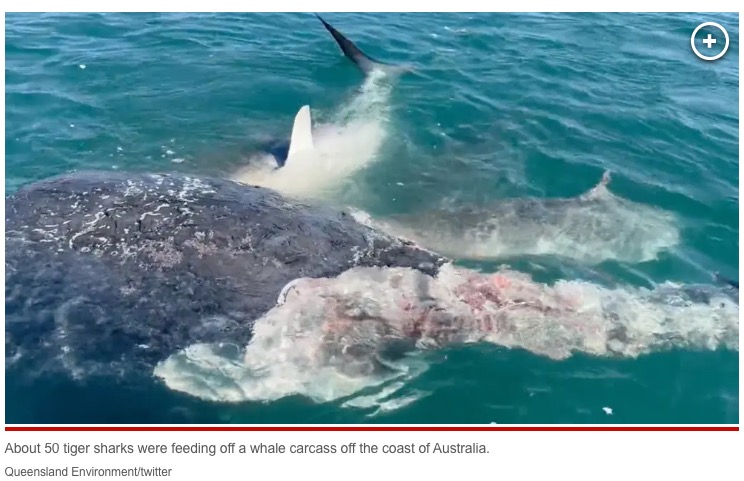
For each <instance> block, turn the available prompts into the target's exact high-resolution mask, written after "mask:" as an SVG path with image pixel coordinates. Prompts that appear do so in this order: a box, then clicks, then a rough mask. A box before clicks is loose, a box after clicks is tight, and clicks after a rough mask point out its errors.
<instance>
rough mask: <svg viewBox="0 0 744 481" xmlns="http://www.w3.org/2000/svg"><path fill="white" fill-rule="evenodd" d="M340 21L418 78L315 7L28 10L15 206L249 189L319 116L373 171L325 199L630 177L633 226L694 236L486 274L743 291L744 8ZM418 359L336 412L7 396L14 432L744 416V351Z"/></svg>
mask: <svg viewBox="0 0 744 481" xmlns="http://www.w3.org/2000/svg"><path fill="white" fill-rule="evenodd" d="M324 17H325V18H326V20H328V21H329V22H330V23H332V24H333V25H334V26H335V27H336V28H338V29H339V30H340V31H341V32H343V33H344V34H346V35H347V36H348V37H349V38H350V39H351V40H353V41H354V42H355V43H356V44H357V45H358V46H359V47H361V48H362V49H363V50H364V51H365V52H366V53H368V54H369V55H371V56H372V57H375V58H379V59H380V60H384V61H386V62H391V63H401V64H402V63H405V64H408V65H410V66H411V67H412V72H410V73H407V74H404V75H402V76H401V77H400V78H398V79H396V81H395V82H394V84H389V85H386V86H384V87H379V86H370V84H368V83H366V82H364V80H363V78H362V75H361V74H360V72H359V71H358V70H356V69H355V68H354V66H353V65H352V64H351V63H350V62H349V61H348V60H347V59H345V58H344V57H343V55H342V54H341V52H340V50H339V49H338V47H337V46H336V45H335V43H334V42H333V40H332V39H331V38H330V36H329V35H328V33H327V32H326V31H325V30H324V29H323V27H322V25H321V24H320V23H319V22H318V20H317V19H315V18H314V17H313V16H312V15H310V14H85V15H81V14H42V15H38V14H8V15H6V47H5V56H6V67H5V81H6V93H5V99H6V133H5V134H6V140H5V148H6V158H5V161H6V163H5V175H6V180H5V188H6V192H12V191H13V190H15V189H17V188H18V187H19V186H21V185H24V184H27V183H29V182H33V181H34V180H39V179H43V178H46V177H48V176H51V175H55V174H60V173H64V172H69V171H73V170H87V169H102V170H110V171H113V170H121V171H160V172H174V171H177V172H189V173H196V174H201V175H213V176H231V177H236V178H241V176H243V175H244V174H242V173H241V172H242V170H241V169H242V168H243V167H245V166H246V165H247V164H249V163H250V162H251V161H252V159H254V153H255V151H256V148H257V146H258V145H259V144H260V143H261V142H263V141H265V140H267V139H271V138H277V137H285V136H287V135H288V134H289V131H290V130H291V125H292V120H293V118H294V115H295V113H296V112H297V110H298V108H299V107H300V106H301V105H304V104H309V105H310V106H311V108H312V111H313V118H314V120H315V121H316V122H318V123H320V124H325V125H334V124H339V123H342V124H343V126H344V128H343V129H340V130H336V131H332V132H331V134H330V135H326V136H325V137H324V140H323V142H324V144H323V145H325V146H326V147H328V148H329V149H335V150H332V151H333V152H334V153H335V154H336V155H337V157H339V158H343V159H344V160H345V162H347V164H346V165H349V166H350V167H349V169H348V170H347V171H343V172H342V173H343V176H342V178H339V179H337V180H338V185H340V186H342V188H340V189H338V191H334V193H333V195H332V196H325V197H323V201H324V202H329V203H335V204H342V205H346V206H353V207H355V208H357V209H361V210H363V211H365V212H368V213H371V215H373V216H386V215H405V214H408V213H415V212H418V211H420V210H421V209H426V208H428V207H430V206H432V205H435V204H438V203H444V204H447V205H463V204H487V203H489V202H498V201H499V200H502V199H506V198H515V197H526V196H533V197H538V198H552V197H571V196H577V195H579V194H582V193H584V192H586V191H588V190H589V189H590V188H591V187H592V186H594V185H596V184H597V183H598V182H599V179H600V178H601V177H602V173H603V172H604V171H605V170H609V171H610V172H611V173H612V180H611V183H610V186H609V188H610V190H611V191H612V192H613V194H615V195H616V196H618V197H619V198H622V199H626V200H628V201H631V202H633V203H634V204H633V205H637V206H641V207H638V208H634V209H631V213H632V212H633V211H636V212H642V213H647V212H666V213H669V214H670V215H672V216H673V219H674V225H673V229H674V234H675V236H676V237H674V239H675V241H674V242H671V243H669V244H668V245H666V244H654V239H659V238H662V237H664V236H668V234H670V232H668V231H669V229H670V227H669V226H667V231H665V232H650V233H649V232H647V233H646V235H644V236H642V237H641V238H640V240H639V241H638V242H645V243H647V245H646V247H648V249H646V251H644V255H636V257H637V258H634V257H633V255H630V254H628V253H624V254H627V255H613V254H618V253H617V252H610V251H609V250H607V249H608V248H606V246H605V245H603V244H602V243H601V242H600V241H598V240H597V239H594V240H593V242H595V243H594V244H592V245H591V248H592V249H596V250H601V249H606V251H602V252H603V253H604V254H606V255H605V257H606V259H605V260H603V261H601V262H598V263H592V265H591V266H587V265H586V263H583V262H581V259H576V258H571V252H573V251H576V248H575V247H571V246H568V247H566V246H558V244H557V243H555V244H550V245H547V247H545V249H544V250H545V251H546V253H543V254H541V255H537V254H535V253H528V252H525V253H523V255H521V254H520V253H519V252H514V250H511V251H509V252H508V255H504V256H503V258H498V259H489V260H488V261H482V262H475V261H468V262H464V264H465V265H467V266H469V267H473V268H478V269H481V270H484V271H489V270H492V269H494V268H495V267H496V266H498V265H499V264H502V263H508V264H510V265H512V266H514V267H516V268H519V269H522V270H524V271H527V272H530V273H531V274H533V275H535V277H536V278H541V279H544V280H545V281H550V280H555V279H557V278H569V277H572V276H580V275H583V276H587V275H591V276H593V278H595V279H611V280H612V282H614V283H620V284H624V285H630V286H644V287H649V286H651V285H653V284H654V283H661V282H664V281H674V282H679V283H707V284H710V283H711V282H712V281H711V272H714V271H720V272H721V273H722V274H724V275H726V276H728V277H731V278H735V279H738V268H739V260H738V239H739V237H738V232H739V226H738V211H739V190H738V186H739V178H738V172H739V169H738V163H739V161H738V142H739V138H738V125H739V118H738V112H739V110H738V109H739V98H738V85H739V70H738V62H739V59H738V55H739V51H738V47H739V45H738V37H739V19H738V15H736V14H557V13H554V14H360V13H354V14H351V13H329V14H325V15H324ZM706 21H715V22H718V23H720V24H722V25H723V26H724V27H725V28H726V29H727V30H728V33H729V37H730V39H731V44H730V46H729V49H728V51H727V53H726V54H725V55H724V56H723V57H722V58H721V59H719V60H717V61H713V62H704V61H702V60H700V59H698V58H697V57H695V55H694V54H693V52H692V51H691V48H690V34H691V33H692V31H693V30H694V29H695V27H696V26H697V25H698V24H700V23H702V22H706ZM706 32H707V30H703V32H702V33H706ZM711 33H713V34H714V35H717V33H716V31H715V30H711ZM700 38H702V37H700ZM698 46H699V48H700V49H701V50H703V51H704V50H705V48H704V47H703V46H702V43H700V42H698ZM716 49H718V50H716ZM712 51H720V44H719V45H717V46H716V47H715V48H714V49H712ZM705 53H707V51H706V52H705ZM349 118H352V120H349ZM249 179H250V180H253V179H252V178H250V176H249ZM290 180H292V179H290ZM321 180H323V179H311V178H309V177H308V178H305V183H301V184H302V186H304V187H313V186H316V185H315V184H313V182H316V181H317V182H320V181H321ZM296 184H297V183H296V182H289V183H287V184H282V185H281V186H279V187H281V188H285V187H287V188H288V186H292V185H296ZM317 187H318V191H320V190H321V187H322V186H320V185H319V184H318V185H317ZM313 192H315V191H313ZM644 209H645V210H644ZM627 215H630V214H627ZM643 216H647V214H643ZM641 217H642V216H641V215H640V214H639V217H638V218H631V217H624V219H628V220H627V222H632V223H638V222H641V220H642V219H641ZM600 237H601V236H600ZM664 238H666V237H664ZM548 240H550V239H546V240H545V241H546V242H547V241H548ZM600 240H601V239H600ZM635 247H638V246H635ZM631 251H632V252H636V251H635V250H631ZM631 251H629V252H631ZM417 362H418V363H419V364H420V366H419V367H420V369H419V370H418V371H417V374H416V376H412V377H411V378H410V379H406V380H405V381H404V382H400V383H395V384H391V385H386V386H383V387H382V388H380V387H379V386H377V387H374V386H371V387H368V388H365V389H362V390H361V391H359V392H357V393H354V394H353V395H350V396H346V397H341V398H336V399H330V400H326V401H324V402H319V401H317V400H313V399H312V398H311V397H309V396H306V395H303V393H296V394H294V395H289V396H285V397H280V398H279V399H272V400H253V401H245V402H240V403H215V402H208V401H205V400H201V399H198V398H195V397H193V396H189V395H187V394H184V393H181V392H175V391H172V390H169V389H167V388H166V387H165V386H163V385H162V384H159V383H153V382H152V380H142V381H141V382H138V381H135V380H127V381H126V382H125V381H122V380H116V379H111V380H108V381H105V382H104V381H100V380H99V381H95V382H89V383H85V384H82V385H80V384H73V383H71V382H69V381H67V380H65V379H57V378H53V379H48V380H45V381H44V382H37V383H35V384H34V385H33V386H29V385H27V384H26V383H23V382H21V383H19V384H18V385H16V384H7V385H6V389H7V390H6V396H7V399H6V421H7V422H9V423H12V422H38V421H44V422H49V421H50V420H52V421H57V422H79V421H81V420H83V421H94V422H122V423H143V422H148V423H149V422H235V423H265V422H266V423H284V422H287V423H491V422H496V423H738V421H739V411H738V405H739V385H738V378H739V372H738V365H739V352H738V350H731V349H715V350H711V349H701V348H699V347H698V348H693V347H685V346H684V345H677V346H674V347H673V348H670V349H666V350H659V351H656V352H651V353H648V354H644V355H642V356H639V357H635V358H622V359H613V358H608V357H602V356H591V355H588V354H581V353H577V354H575V355H573V356H571V357H570V358H568V359H565V360H553V359H549V358H546V357H545V356H540V355H538V354H534V353H531V352H528V351H526V350H522V349H507V348H505V347H500V346H495V345H473V346H469V347H466V348H453V349H446V350H442V351H437V352H433V353H429V354H427V355H425V356H422V357H421V358H420V359H418V360H417Z"/></svg>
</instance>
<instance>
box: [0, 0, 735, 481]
mask: <svg viewBox="0 0 744 481" xmlns="http://www.w3.org/2000/svg"><path fill="white" fill-rule="evenodd" d="M156 5H157V7H158V8H155V6H156ZM362 6H363V7H365V8H361V7H362ZM4 7H5V8H6V9H8V11H25V12H44V11H76V12H87V11H120V12H131V11H153V10H155V11H192V12H200V11H210V12H213V11H257V12H267V11H272V12H277V11H318V12H324V11H363V12H382V11H384V12H414V11H431V10H436V11H442V12H446V11H450V12H454V11H467V12H478V11H502V12H508V11H512V9H513V7H517V9H518V10H519V11H521V12H535V11H543V12H577V11H585V12H595V11H605V12H608V11H609V12H650V11H656V12H691V11H695V10H697V9H699V8H700V7H701V4H699V3H698V2H692V1H677V2H650V1H647V0H645V1H638V0H626V1H623V2H596V1H592V2H588V1H564V2H560V3H559V2H546V1H534V0H523V1H520V2H519V3H518V5H515V4H509V3H508V2H484V1H466V0H459V1H457V2H440V3H437V4H432V3H430V2H423V1H421V2H400V1H395V2H393V1H388V0H380V1H377V2H370V3H362V2H355V3H354V4H351V3H349V2H343V3H342V2H340V1H316V2H300V1H286V0H275V1H273V2H268V3H267V2H251V1H235V0H234V1H225V0H213V1H210V2H197V1H186V0H182V1H178V2H175V1H161V2H157V3H155V2H152V1H149V2H144V1H136V0H130V1H127V2H120V1H109V2H92V1H65V2H60V1H57V2H53V1H45V2H17V1H6V2H4ZM349 7H357V8H358V10H348V9H349ZM509 7H512V9H510V8H509ZM704 7H705V8H706V9H709V10H716V11H728V12H738V11H740V9H741V5H740V3H739V2H733V1H716V2H709V3H706V4H705V5H704ZM310 9H311V10H310ZM700 17H701V22H702V21H706V20H709V19H715V14H709V15H706V14H700ZM4 28H5V22H3V30H4ZM729 33H731V30H729ZM4 38H5V36H4V35H3V44H4ZM731 43H732V48H731V49H730V51H729V53H728V54H729V55H731V53H732V52H736V54H737V55H738V53H739V52H738V50H739V47H738V46H739V37H738V35H737V36H733V35H732V39H731ZM2 51H3V53H2V55H3V59H4V52H5V49H4V48H3V49H2ZM739 70H740V71H741V56H740V55H739ZM739 97H741V94H740V95H739ZM1 102H2V105H3V108H4V106H5V104H4V102H5V98H4V97H3V99H2V101H1ZM741 114H742V106H741V102H740V105H739V116H740V118H741ZM2 122H3V125H4V122H5V116H3V117H2ZM740 136H741V134H740ZM0 148H1V149H2V153H3V156H2V157H3V162H4V159H5V155H4V154H5V144H3V146H2V147H0ZM741 153H742V145H741V143H740V145H739V155H740V157H741ZM4 175H5V170H4V169H3V189H4V186H5V178H4ZM739 178H740V179H741V166H740V167H739ZM1 209H2V213H3V216H4V215H5V205H4V204H3V207H2V208H1ZM741 221H742V216H741V212H740V213H739V222H740V224H741ZM3 229H4V227H3ZM3 234H4V231H3ZM4 237H5V236H4V235H3V239H4ZM3 242H4V240H3ZM740 245H741V239H740ZM4 253H5V249H4V245H3V256H4V255H5V254H4ZM740 256H741V247H740ZM3 266H4V263H3ZM3 269H4V267H3ZM3 336H4V334H3ZM4 349H5V347H4V343H3V347H2V350H3V359H4ZM741 373H742V371H741V360H740V369H739V376H740V378H739V379H740V381H739V383H740V385H741V381H742V374H741ZM2 390H3V396H2V397H1V398H0V409H2V412H3V416H4V412H5V409H4V408H5V397H4V390H5V383H4V372H3V375H2ZM740 403H741V399H740ZM453 409H456V407H453ZM739 411H740V412H741V406H740V408H739ZM0 435H1V436H2V441H3V443H2V444H1V445H2V447H3V450H5V442H11V441H12V442H17V443H24V442H33V443H37V442H38V443H42V444H43V443H45V442H59V443H62V442H69V441H74V442H79V443H86V444H92V443H96V442H101V441H104V442H108V443H118V442H131V443H136V442H144V440H147V441H149V442H163V443H167V444H170V443H171V442H174V441H179V440H180V441H181V442H190V443H194V442H202V443H220V444H221V443H227V442H237V443H248V442H257V441H258V440H263V441H264V442H285V443H300V442H302V443H334V442H335V443H345V442H362V441H364V442H368V443H371V442H381V443H382V442H385V443H390V442H396V443H401V444H402V443H406V442H416V443H426V442H431V441H433V440H444V442H450V443H452V442H474V441H478V442H481V443H487V444H489V447H491V449H492V453H491V454H490V455H488V456H482V457H478V456H474V455H470V456H457V455H449V456H434V455H429V456H426V457H422V456H418V457H415V456H407V455H385V458H384V462H381V463H380V462H374V460H372V461H373V462H365V459H367V458H369V457H370V456H373V455H354V456H353V458H352V457H351V455H350V456H349V457H342V456H331V455H304V456H302V458H297V456H293V457H292V458H286V457H284V458H281V457H278V456H264V457H258V456H252V457H248V458H245V457H234V456H233V457H214V458H209V457H204V456H198V455H191V456H188V457H184V456H177V455H158V456H157V457H154V456H153V455H150V456H149V457H148V456H144V455H143V456H129V457H124V458H123V457H121V456H118V457H117V456H114V457H111V458H109V457H88V458H85V459H83V457H77V458H75V459H74V461H75V462H76V463H77V464H78V465H81V466H92V465H98V466H99V467H106V466H108V467H115V466H122V465H127V464H129V465H131V464H137V463H139V464H141V465H144V466H147V465H155V464H163V465H171V467H173V468H174V469H176V471H175V472H174V473H173V475H172V477H174V478H176V479H184V478H186V477H197V476H198V477H204V476H210V477H214V476H226V475H232V476H235V475H239V476H240V475H244V476H262V477H263V476H267V475H269V476H281V475H283V474H289V475H304V476H310V477H313V476H314V475H317V476H318V477H321V476H323V477H331V478H334V477H343V478H348V477H349V476H353V477H354V478H357V479H359V478H361V479H377V477H378V476H379V474H381V473H384V472H391V471H392V472H394V473H395V474H396V475H397V476H398V477H402V476H410V475H418V476H420V475H422V474H423V475H426V476H434V477H435V478H436V479H443V478H445V477H446V478H451V477H453V476H458V475H462V474H463V473H467V474H468V475H475V474H476V473H478V472H480V473H482V474H483V475H485V476H499V477H503V476H508V477H517V478H521V477H524V476H525V475H527V474H528V473H529V475H531V476H551V477H555V476H560V475H561V474H563V475H566V476H567V477H568V476H570V477H572V478H574V479H596V478H597V477H601V478H611V479H620V478H628V477H639V478H647V477H648V478H651V477H663V478H664V479H667V478H670V477H682V478H687V477H691V478H692V477H693V476H694V477H695V478H697V479H700V478H702V477H707V478H712V479H716V478H724V477H726V478H727V479H728V478H729V477H732V474H733V473H735V472H737V471H741V463H738V462H736V460H737V459H738V456H740V454H741V452H742V451H741V442H740V441H741V437H740V436H741V435H740V434H739V433H736V434H734V433H700V432H698V433H630V432H629V433H602V432H594V433H586V432H584V433H566V432H564V433H546V432H542V433H540V432H522V433H518V432H510V433H426V432H417V433H404V432H399V433H395V434H394V435H392V436H391V433H369V432H368V433H339V432H332V433H312V432H310V433H277V432H273V433H5V432H3V433H2V434H0ZM365 456H366V457H367V458H365ZM3 459H4V462H3V463H0V464H2V467H3V469H4V468H5V466H6V465H7V463H8V461H7V460H8V459H10V458H9V457H8V455H5V456H3ZM13 459H14V461H13V463H15V464H17V465H21V464H22V465H24V467H31V466H35V465H44V464H46V465H50V466H52V465H57V464H63V465H64V464H68V465H69V464H71V462H72V461H71V459H72V458H70V457H69V456H68V457H63V456H42V457H41V458H39V457H33V456H28V457H26V458H21V457H14V458H13ZM40 459H42V461H41V462H40V461H39V460H40ZM282 459H286V460H288V461H289V462H282ZM369 459H370V460H371V458H369ZM292 460H297V461H300V462H292ZM214 461H217V462H214ZM406 461H409V462H406ZM362 463H364V464H362ZM316 473H317V474H316ZM335 473H339V474H335ZM470 473H472V474H470ZM733 477H734V478H736V475H735V474H733ZM740 477H741V475H740V476H739V478H740Z"/></svg>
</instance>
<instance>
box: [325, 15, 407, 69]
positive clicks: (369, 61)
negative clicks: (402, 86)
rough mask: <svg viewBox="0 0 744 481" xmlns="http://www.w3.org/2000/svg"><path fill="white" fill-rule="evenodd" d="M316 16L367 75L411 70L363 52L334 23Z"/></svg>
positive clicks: (342, 49) (347, 56)
mask: <svg viewBox="0 0 744 481" xmlns="http://www.w3.org/2000/svg"><path fill="white" fill-rule="evenodd" d="M315 16H316V17H318V20H320V21H321V22H322V23H323V26H324V27H325V28H326V30H328V31H329V32H330V33H331V35H332V36H333V39H334V40H336V43H337V44H338V46H339V47H341V51H342V52H343V53H344V55H345V56H346V58H348V59H349V60H351V61H352V62H354V65H356V66H357V67H358V68H359V70H361V71H362V72H363V73H364V74H365V75H369V74H370V73H371V72H372V71H374V70H381V71H383V72H386V73H395V72H403V71H408V70H410V67H406V66H402V65H392V64H388V63H385V62H380V61H379V60H375V59H373V58H372V57H370V56H369V55H367V54H366V53H364V52H362V50H361V49H360V48H359V47H357V46H356V45H354V42H352V41H351V40H349V39H348V38H346V37H345V36H344V35H343V34H342V33H341V32H339V31H338V30H336V29H335V28H334V27H333V25H331V24H330V23H328V22H326V21H325V20H323V18H322V17H321V16H320V15H318V14H317V13H316V14H315Z"/></svg>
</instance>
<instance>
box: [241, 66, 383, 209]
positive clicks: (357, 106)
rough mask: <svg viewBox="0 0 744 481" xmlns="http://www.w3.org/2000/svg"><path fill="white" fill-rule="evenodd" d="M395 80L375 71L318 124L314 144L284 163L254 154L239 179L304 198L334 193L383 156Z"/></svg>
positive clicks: (267, 156)
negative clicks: (325, 120) (281, 164)
mask: <svg viewBox="0 0 744 481" xmlns="http://www.w3.org/2000/svg"><path fill="white" fill-rule="evenodd" d="M392 88H393V83H392V81H391V79H390V78H389V77H388V76H387V75H386V74H385V73H384V72H382V71H373V72H371V73H370V74H369V75H368V76H367V78H366V79H365V82H364V84H363V85H362V87H361V88H360V91H359V92H358V94H357V95H355V96H353V97H352V98H351V100H350V101H349V102H348V103H347V104H346V105H343V106H342V107H341V108H340V109H339V110H338V111H336V112H335V113H334V115H333V116H332V118H331V120H330V122H328V123H326V124H324V125H318V126H315V128H314V129H313V142H314V149H313V150H310V151H304V152H301V153H298V154H297V156H296V157H293V158H292V159H291V162H287V163H286V164H285V165H284V167H282V168H281V169H276V168H275V167H276V162H275V161H274V159H273V158H272V157H271V156H269V155H262V156H259V157H257V158H253V159H249V162H248V165H247V166H245V167H243V168H241V169H240V170H239V171H238V172H237V173H236V174H235V175H234V176H233V179H234V180H236V181H238V182H242V183H245V184H250V185H259V186H262V187H269V188H272V189H274V190H277V191H279V192H281V193H283V194H285V195H289V196H294V197H304V198H318V197H328V196H332V195H334V194H335V193H336V192H337V191H338V190H339V189H341V188H342V187H344V186H345V185H347V184H348V183H349V182H350V181H351V180H352V178H353V176H354V175H355V174H356V173H357V172H359V171H360V170H362V169H364V168H365V167H367V166H368V165H370V164H371V163H373V162H374V161H375V160H376V159H377V158H378V154H379V151H380V148H381V147H382V146H383V144H384V142H385V140H386V138H387V136H388V133H389V128H390V125H389V124H390V96H391V94H392Z"/></svg>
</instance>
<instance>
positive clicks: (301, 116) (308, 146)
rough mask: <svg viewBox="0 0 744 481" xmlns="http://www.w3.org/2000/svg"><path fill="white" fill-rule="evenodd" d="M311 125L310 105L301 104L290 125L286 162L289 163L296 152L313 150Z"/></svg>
mask: <svg viewBox="0 0 744 481" xmlns="http://www.w3.org/2000/svg"><path fill="white" fill-rule="evenodd" d="M313 147H314V146H313V125H312V117H311V116H310V106H309V105H303V106H302V107H301V108H300V110H299V111H298V112H297V115H295V119H294V125H292V136H291V137H290V139H289V152H288V153H287V163H290V162H291V160H292V157H293V156H296V155H297V154H298V153H301V152H307V151H310V150H313Z"/></svg>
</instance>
